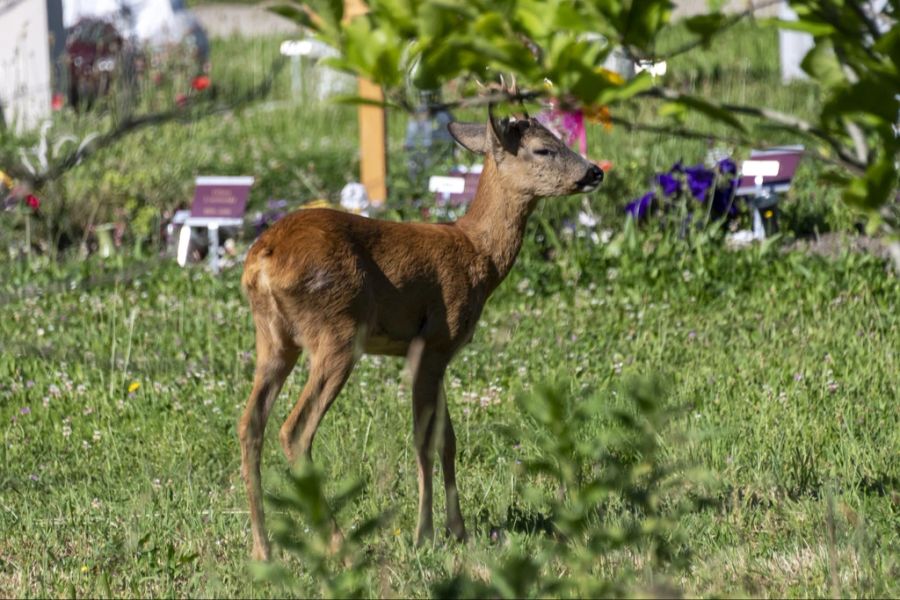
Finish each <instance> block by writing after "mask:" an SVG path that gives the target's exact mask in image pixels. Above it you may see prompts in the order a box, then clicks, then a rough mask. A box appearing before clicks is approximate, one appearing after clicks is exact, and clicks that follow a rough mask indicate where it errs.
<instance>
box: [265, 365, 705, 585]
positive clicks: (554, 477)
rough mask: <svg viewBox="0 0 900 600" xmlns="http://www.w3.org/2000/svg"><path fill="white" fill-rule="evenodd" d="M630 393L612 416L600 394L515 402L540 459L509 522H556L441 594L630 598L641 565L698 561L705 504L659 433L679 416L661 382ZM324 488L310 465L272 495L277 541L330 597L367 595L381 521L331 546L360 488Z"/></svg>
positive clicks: (531, 464) (287, 575)
mask: <svg viewBox="0 0 900 600" xmlns="http://www.w3.org/2000/svg"><path fill="white" fill-rule="evenodd" d="M626 395H627V397H628V399H629V402H630V404H631V406H629V407H626V408H622V409H618V408H617V409H610V408H609V400H608V398H605V397H603V396H601V395H595V396H590V397H587V398H579V399H574V398H572V397H570V396H568V395H566V394H565V393H563V392H562V391H561V389H559V388H553V387H544V388H542V389H541V390H539V391H538V392H537V393H535V394H532V395H528V396H524V397H522V398H520V399H519V408H520V409H521V410H522V411H524V412H525V414H526V415H527V417H528V421H529V422H530V424H531V425H533V427H532V428H529V431H531V432H532V433H534V432H536V434H537V435H536V437H535V438H534V444H535V446H536V447H537V452H536V453H535V455H534V456H533V457H532V458H528V459H526V460H524V461H523V462H522V465H521V471H522V475H523V476H524V477H523V478H524V480H525V481H526V482H527V483H526V484H524V485H522V486H520V490H519V493H520V501H521V504H522V506H524V507H525V508H524V510H523V509H522V508H520V507H519V505H518V504H517V505H516V506H512V507H510V510H509V511H508V512H509V515H511V516H510V518H509V520H508V523H507V526H508V528H509V529H528V526H524V525H523V523H521V522H516V521H517V520H519V521H521V520H527V521H530V522H532V523H533V522H534V521H535V519H534V518H533V517H532V516H529V515H534V514H539V515H549V516H548V517H546V519H544V521H543V523H542V525H541V526H540V527H539V528H536V529H534V528H533V529H532V530H531V531H530V534H529V535H526V536H524V537H523V536H516V537H515V538H513V541H512V542H511V543H510V547H509V548H508V549H506V550H499V551H498V553H502V554H504V555H505V556H504V557H503V558H500V559H498V560H496V562H493V563H492V564H490V565H489V568H488V571H487V576H486V577H485V576H484V575H481V576H477V577H476V576H474V575H472V574H471V573H470V570H471V569H469V568H468V566H467V565H465V564H464V565H463V566H462V568H461V569H460V570H458V572H456V573H455V574H452V575H450V576H448V577H445V578H443V579H440V580H438V581H436V582H435V583H434V584H433V585H432V590H431V591H432V594H433V596H435V597H440V598H448V597H451V598H455V597H495V598H520V597H547V596H562V597H569V596H574V597H597V596H605V595H622V594H625V593H628V592H629V591H634V590H633V585H632V584H630V583H629V582H628V577H627V576H628V575H629V574H631V573H633V572H634V571H636V570H637V568H636V567H635V566H634V564H635V561H636V560H641V561H642V562H643V563H644V566H643V567H642V568H644V569H647V568H665V567H668V566H671V565H675V566H678V567H683V566H686V565H687V563H688V560H689V556H690V553H689V549H688V545H687V543H686V541H685V539H684V537H683V536H682V535H681V533H680V531H679V529H678V521H679V518H680V517H681V516H683V515H684V514H686V513H687V512H691V511H694V510H696V508H697V505H698V503H699V502H700V500H697V499H696V498H692V497H688V494H686V493H685V492H686V490H687V488H686V485H687V484H686V480H685V479H684V478H683V477H682V471H681V470H680V469H679V468H678V466H677V465H674V464H672V463H670V462H669V461H668V459H667V451H666V446H665V444H664V443H663V440H662V437H661V434H662V432H663V431H664V429H665V428H666V426H667V423H668V421H669V420H670V419H671V417H672V416H673V415H674V414H675V413H676V411H673V410H671V409H668V408H666V407H665V406H664V403H663V397H664V393H663V391H662V387H661V385H660V384H659V382H658V381H655V380H637V381H635V382H633V383H632V384H630V385H629V386H628V387H627V388H626ZM606 420H608V424H606V425H605V426H602V427H601V428H600V429H599V430H598V429H596V424H597V423H598V422H600V421H606ZM508 433H509V435H510V436H511V437H513V438H520V437H521V435H520V434H518V433H517V432H508ZM322 490H323V480H322V478H321V476H320V475H319V474H318V473H317V472H316V471H315V469H314V468H313V467H312V466H311V465H310V464H309V463H305V464H304V465H303V466H302V467H301V469H300V470H298V471H296V472H295V473H294V474H293V475H291V476H290V479H289V490H288V492H287V493H285V494H283V495H280V496H276V497H274V498H272V503H273V504H274V506H275V507H277V508H279V509H280V510H281V511H282V512H281V513H280V514H279V515H277V517H276V519H275V522H274V525H273V527H272V529H273V534H274V543H275V545H276V547H280V548H282V549H283V550H284V551H285V552H286V553H287V554H288V555H293V556H295V557H296V558H298V559H299V563H300V565H301V566H302V567H301V568H302V569H303V570H304V572H305V575H307V576H309V577H310V578H311V579H312V580H313V581H314V584H313V585H314V586H315V587H318V589H319V591H320V593H321V594H322V595H323V596H325V597H346V596H360V595H363V594H364V593H365V589H366V588H365V583H366V582H368V581H372V580H373V579H374V578H373V572H372V569H373V567H375V565H374V563H373V562H372V561H371V560H370V559H369V558H368V556H369V554H371V553H366V551H365V550H364V548H363V546H362V544H363V543H364V542H365V540H366V538H368V537H369V536H370V535H371V534H372V533H373V532H374V531H376V530H377V529H378V528H379V527H381V526H382V524H383V523H384V522H385V519H384V516H383V515H380V516H377V517H375V518H370V519H367V520H365V521H364V522H363V523H362V524H361V525H359V526H358V527H356V528H355V529H354V530H353V531H352V533H351V534H350V535H348V536H347V538H346V539H344V540H343V541H342V542H341V543H340V544H337V545H335V543H334V539H333V538H332V533H333V523H334V513H332V512H331V509H329V506H335V507H338V510H339V509H340V507H342V506H345V505H346V504H347V503H348V502H349V501H350V500H352V499H353V498H354V497H356V496H357V495H358V494H359V493H360V491H361V486H360V485H359V484H356V485H353V486H349V487H347V488H345V490H344V491H342V492H340V493H339V494H337V496H336V497H335V498H333V499H332V500H326V497H325V494H324V492H323V491H322ZM638 557H641V558H640V559H639V558H638ZM342 564H343V565H345V566H344V567H342V566H341V565H342ZM610 565H612V568H610ZM254 569H255V572H256V575H257V577H258V578H260V579H261V580H264V581H268V582H271V583H275V584H277V585H279V586H282V589H283V590H284V591H285V592H290V593H297V594H301V595H308V594H309V590H308V589H307V588H306V587H305V584H304V583H303V581H302V580H301V579H300V578H298V577H297V575H295V574H294V573H293V572H292V571H291V569H290V568H289V567H287V566H284V565H280V564H273V563H256V564H255V566H254ZM656 591H657V592H659V591H661V589H660V590H656Z"/></svg>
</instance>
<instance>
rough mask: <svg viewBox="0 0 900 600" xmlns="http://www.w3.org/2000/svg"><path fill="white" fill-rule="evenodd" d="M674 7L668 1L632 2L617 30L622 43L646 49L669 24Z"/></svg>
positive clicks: (647, 0)
mask: <svg viewBox="0 0 900 600" xmlns="http://www.w3.org/2000/svg"><path fill="white" fill-rule="evenodd" d="M674 6H675V5H674V4H673V3H672V2H671V1H670V0H632V2H631V6H630V7H629V10H628V12H627V13H626V14H625V15H624V16H623V21H624V22H623V23H622V27H621V29H619V33H620V34H621V36H622V43H623V44H625V45H626V46H635V47H637V48H640V49H642V50H646V49H648V48H649V47H650V45H651V44H652V43H653V40H654V39H655V38H656V35H657V34H658V33H659V31H660V30H661V29H662V28H663V27H665V25H666V24H667V23H668V22H669V17H670V16H671V14H672V8H673V7H674Z"/></svg>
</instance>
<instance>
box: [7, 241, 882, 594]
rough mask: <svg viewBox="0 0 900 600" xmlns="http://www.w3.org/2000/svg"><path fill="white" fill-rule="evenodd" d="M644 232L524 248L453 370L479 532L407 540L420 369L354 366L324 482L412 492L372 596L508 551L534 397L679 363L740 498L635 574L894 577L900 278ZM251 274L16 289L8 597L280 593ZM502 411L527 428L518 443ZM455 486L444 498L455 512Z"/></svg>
mask: <svg viewBox="0 0 900 600" xmlns="http://www.w3.org/2000/svg"><path fill="white" fill-rule="evenodd" d="M641 241H642V242H643V247H641V245H640V244H639V245H638V247H637V248H635V249H632V250H628V249H627V248H626V249H625V251H624V252H623V253H622V254H621V255H620V256H618V257H613V256H610V253H609V252H608V251H607V250H605V249H604V248H602V247H592V246H584V245H575V246H572V247H569V248H567V251H566V254H565V256H564V258H563V259H562V260H561V261H554V262H544V261H543V260H541V259H540V258H539V257H538V251H537V248H535V247H534V245H533V244H531V243H530V244H529V247H526V249H525V250H524V253H523V254H524V255H523V258H522V260H521V262H520V264H519V265H518V266H517V268H516V269H515V271H514V274H513V276H512V277H511V279H510V280H508V281H507V282H506V283H504V285H503V286H502V287H501V289H500V290H499V291H498V293H497V296H496V297H495V298H493V299H492V301H491V302H490V303H489V306H488V309H487V310H486V314H485V315H484V317H483V319H482V322H481V324H480V326H479V328H478V332H477V334H476V336H475V341H474V342H473V343H472V345H471V346H470V347H468V348H467V349H465V350H464V351H463V352H462V353H461V355H460V356H459V357H458V358H457V359H456V360H455V362H454V363H453V364H452V366H451V369H450V373H449V376H448V382H449V385H448V394H449V402H450V407H451V413H452V414H453V417H454V419H455V420H456V429H457V435H458V437H459V447H460V454H459V473H460V487H461V493H462V505H463V507H464V513H465V515H466V516H467V518H468V520H469V526H470V529H472V532H473V539H472V541H471V542H470V543H469V545H467V546H465V547H459V546H455V545H447V544H444V543H440V544H438V546H437V547H435V548H434V549H431V548H428V549H424V550H421V551H418V552H417V551H415V550H414V549H413V548H412V547H411V535H412V530H413V527H414V519H415V502H416V501H415V498H416V491H415V490H416V486H415V463H414V457H413V454H412V452H411V421H410V418H411V417H410V406H409V402H410V399H409V392H408V389H407V388H405V387H404V385H403V383H402V382H403V379H402V377H401V367H402V365H401V363H400V362H399V361H396V360H393V359H386V358H372V357H367V358H364V359H363V360H362V361H361V362H360V364H359V366H358V367H357V369H356V371H355V372H354V374H353V377H352V379H351V381H350V383H349V385H348V386H347V388H346V389H345V390H344V392H343V393H342V395H341V397H340V398H339V400H338V402H337V403H336V405H335V407H334V408H333V410H332V411H331V412H330V413H329V414H328V416H327V417H326V419H325V421H324V424H323V426H322V429H321V430H320V433H319V436H318V437H317V439H316V449H315V455H316V461H317V464H319V465H320V466H321V467H322V468H323V469H324V471H325V473H326V477H328V478H329V479H330V480H333V481H338V480H343V479H346V478H356V477H361V478H364V479H365V480H366V481H367V482H368V485H367V488H366V492H365V494H364V495H363V496H362V498H361V499H359V500H357V501H356V502H355V503H354V504H353V505H352V506H351V507H349V509H348V510H347V511H346V512H345V514H344V515H343V517H342V519H343V521H344V524H345V526H349V525H350V524H352V523H354V522H358V521H359V520H360V519H362V518H363V516H364V515H370V514H374V513H375V512H378V511H381V510H385V509H391V510H394V511H396V513H395V517H394V520H393V521H392V522H391V524H390V526H389V527H388V528H387V529H386V530H385V531H383V532H382V533H380V534H379V535H377V536H376V537H375V538H373V539H372V540H371V541H370V543H369V544H368V545H367V551H368V552H370V553H373V554H374V555H375V556H377V557H378V559H379V561H381V563H382V566H381V571H380V572H382V573H383V575H382V579H383V581H381V583H379V586H382V587H379V588H377V589H372V590H371V593H372V594H384V593H388V594H393V595H399V596H423V595H426V594H427V593H428V589H429V585H430V584H432V583H434V582H435V581H437V580H439V579H441V578H443V577H446V576H448V574H450V573H451V572H452V571H453V569H455V568H457V567H458V566H459V565H461V564H464V563H465V564H467V565H469V568H473V569H475V571H476V572H478V568H479V565H482V566H481V567H480V568H481V569H483V568H484V567H483V565H484V564H487V563H489V562H491V561H493V560H494V559H496V558H498V557H501V556H503V555H504V552H506V551H507V550H505V549H504V548H502V547H497V546H496V545H494V544H492V543H491V542H490V540H489V530H490V528H491V527H500V528H501V529H502V528H503V527H504V523H505V522H506V515H507V510H508V508H509V507H510V506H512V505H513V504H515V503H517V496H516V492H515V490H516V485H515V484H516V482H517V479H518V478H521V477H523V476H522V475H521V474H517V471H516V470H515V468H514V464H515V462H516V461H517V460H519V459H521V458H523V457H527V456H532V455H533V453H534V452H535V451H536V448H535V446H534V445H533V444H532V443H531V441H530V440H532V438H533V435H534V434H533V431H534V430H533V425H532V424H531V423H530V422H529V421H528V420H526V419H523V417H522V414H521V413H520V412H519V411H518V410H517V409H516V405H515V403H514V402H513V398H514V397H515V395H516V394H519V393H522V392H526V391H528V390H530V389H532V388H534V387H535V386H537V385H539V384H541V383H544V382H553V381H556V382H565V385H566V386H567V389H569V391H570V393H571V395H572V398H573V399H574V401H576V402H577V401H578V399H579V398H580V397H584V396H585V395H586V394H589V393H590V394H599V395H601V396H604V397H607V398H608V402H609V403H610V404H611V405H616V404H617V403H621V402H622V400H621V397H620V392H619V390H620V389H621V382H622V381H623V379H624V378H627V377H628V376H629V375H630V374H651V373H660V374H663V375H664V376H667V377H668V378H669V379H670V381H671V382H672V383H671V392H672V393H671V397H670V398H669V401H668V402H669V403H670V404H671V405H672V406H687V407H689V410H688V412H687V414H686V415H685V416H683V417H682V418H680V419H679V420H678V421H677V422H676V425H675V427H674V428H673V429H674V431H675V432H676V433H680V434H686V435H687V436H688V439H689V440H690V441H689V442H688V443H686V444H682V445H672V447H671V448H670V452H671V453H672V456H671V458H672V459H673V460H675V461H685V462H687V463H692V464H696V465H699V466H701V467H703V468H706V469H708V470H710V471H711V472H712V473H713V474H714V479H715V480H716V481H717V484H718V486H717V488H716V492H715V493H716V497H717V498H718V504H717V506H716V508H712V509H708V510H705V511H702V512H700V513H697V514H693V515H691V516H689V517H687V518H686V519H684V520H683V522H682V526H683V527H684V529H685V530H686V533H687V535H688V540H689V541H688V548H689V549H690V551H691V552H692V553H693V555H694V557H695V558H694V562H693V566H692V569H691V570H690V571H689V572H682V571H678V570H665V569H658V568H657V569H655V570H653V569H651V570H650V572H647V571H646V570H645V571H644V572H643V574H642V575H639V577H638V579H637V580H636V581H635V585H637V586H638V587H640V586H650V585H651V584H652V583H653V582H654V581H656V580H658V579H659V578H660V577H662V578H665V579H667V580H670V581H672V582H674V584H675V585H678V586H683V587H684V589H685V590H686V592H687V593H690V594H722V593H738V594H741V593H751V594H757V595H764V596H769V595H771V596H778V595H782V594H786V595H791V596H809V595H815V596H821V595H827V594H832V593H838V594H841V595H853V596H857V595H861V596H884V595H888V596H889V595H896V594H897V593H898V592H900V588H897V583H896V582H897V581H900V578H898V577H897V576H898V574H900V571H898V569H900V565H898V563H897V560H896V558H897V550H898V548H897V537H896V536H897V530H896V527H897V522H898V521H897V519H898V515H897V502H898V489H897V488H898V480H900V471H898V465H897V461H896V457H897V455H898V450H900V436H898V431H900V428H898V425H900V423H898V420H900V419H898V412H897V392H896V390H897V389H900V375H898V374H900V368H898V364H897V353H898V350H900V343H898V340H900V319H898V316H897V315H898V314H900V312H898V306H897V299H898V298H900V294H898V292H900V283H898V282H897V280H896V279H894V278H892V277H891V276H889V275H887V274H886V273H885V268H884V265H883V264H881V263H879V262H877V261H875V260H874V259H869V258H865V257H860V256H856V255H848V256H844V257H842V258H840V259H838V260H836V261H835V262H831V263H828V262H824V261H822V260H821V259H817V258H811V257H807V256H804V255H800V254H789V255H778V254H775V253H773V254H761V253H760V252H759V251H746V252H742V253H728V252H722V251H718V250H716V251H711V250H714V249H709V248H708V249H707V254H706V255H705V256H704V258H703V260H701V259H700V258H699V257H698V256H697V255H696V254H693V255H692V254H688V255H680V256H679V255H678V254H677V250H678V248H679V246H678V245H677V244H676V245H673V244H671V243H669V242H664V241H663V242H660V241H659V240H656V241H654V240H651V239H649V238H644V239H643V240H639V242H641ZM626 246H627V244H626ZM651 246H655V249H651ZM107 269H110V273H111V274H113V275H114V274H115V273H117V272H119V271H117V270H116V269H115V268H112V267H107ZM38 271H39V272H37V273H34V272H27V273H26V272H22V271H21V267H19V268H17V269H11V270H10V271H9V272H8V273H7V278H6V280H7V281H9V282H10V284H9V285H7V288H12V289H15V287H16V286H17V285H18V284H17V283H16V281H17V278H21V279H25V280H28V281H31V282H37V284H38V285H39V286H47V285H49V284H50V282H51V281H53V280H57V279H66V278H71V277H73V276H77V272H72V271H65V270H63V271H62V272H56V273H54V272H53V271H52V270H48V269H47V268H44V269H38ZM119 273H120V274H121V273H128V267H126V268H125V270H124V271H121V272H119ZM238 278H239V272H238V270H236V269H232V270H229V271H226V272H225V273H223V274H222V276H221V277H219V278H211V277H210V276H208V275H206V274H204V273H202V272H200V271H198V270H196V269H195V270H185V271H182V270H178V269H176V268H174V267H173V266H172V265H171V264H170V263H165V264H159V265H153V267H152V268H151V269H149V270H146V269H145V272H144V273H143V274H139V275H138V276H137V277H136V278H134V279H133V280H132V281H130V282H128V283H121V284H112V283H107V284H106V285H101V286H99V287H94V288H91V289H87V290H84V291H81V290H78V289H76V290H75V291H71V292H68V293H62V294H59V293H57V294H51V295H47V296H43V297H31V298H29V299H11V298H8V300H9V302H8V304H7V305H6V306H5V308H4V310H3V319H2V321H0V339H3V340H4V342H3V346H2V347H3V353H2V359H0V377H2V378H0V381H2V382H3V383H2V384H0V385H2V387H0V398H2V401H0V423H3V425H2V429H0V431H2V456H0V458H2V461H3V464H4V465H5V468H4V471H3V473H2V476H0V492H2V493H0V530H2V531H3V532H4V535H3V536H2V539H0V594H2V595H4V596H11V595H12V596H18V595H31V596H35V595H36V596H46V595H59V594H71V593H73V592H74V593H75V594H77V595H96V594H105V593H106V589H107V587H106V586H108V589H109V591H111V592H112V593H113V594H114V595H140V596H146V595H176V596H185V595H190V596H198V595H199V596H212V595H216V596H222V595H228V596H235V595H237V596H266V595H272V594H276V593H277V591H276V590H273V589H272V588H269V587H267V586H265V585H262V584H254V583H253V582H252V581H251V579H250V577H249V575H248V572H247V553H248V550H249V529H248V525H249V524H248V516H247V513H246V505H245V502H246V498H245V495H244V491H243V486H242V483H241V480H240V477H239V452H238V446H237V438H236V433H235V424H236V421H237V417H238V416H239V414H240V411H241V408H242V404H243V402H244V400H245V399H246V396H247V395H248V393H249V389H250V381H251V374H252V352H251V350H252V346H253V344H252V326H251V323H250V318H249V312H248V309H247V307H246V303H245V302H244V300H243V299H242V298H241V295H240V293H239V289H238ZM6 291H10V290H9V289H7V290H6ZM303 380H304V370H303V368H298V369H297V370H296V371H295V374H294V375H293V376H292V377H291V378H290V380H289V383H288V385H287V386H286V390H285V391H284V392H283V393H282V396H281V399H280V402H279V404H278V405H277V406H276V408H275V411H274V414H273V417H272V421H271V422H272V423H273V426H272V427H270V430H269V435H268V436H267V438H268V440H267V445H266V448H265V452H264V457H265V459H264V460H265V463H264V464H265V467H266V468H265V475H264V479H265V482H266V486H267V488H268V489H277V487H278V482H279V480H280V478H279V473H283V472H284V469H285V461H284V459H283V457H282V455H281V452H280V449H279V448H278V444H277V439H276V435H275V433H274V432H275V431H276V430H277V427H278V425H279V424H280V421H281V419H283V418H284V417H285V416H286V413H287V411H288V410H289V409H290V406H291V403H292V399H295V398H296V397H297V396H298V394H299V391H300V387H301V386H302V383H303ZM133 383H137V384H140V385H139V387H138V388H137V389H136V390H134V391H133V392H129V388H130V387H132V388H133V387H135V386H133V385H132V384H133ZM502 426H508V427H511V428H512V429H513V430H514V431H517V432H520V436H521V440H520V444H518V445H516V444H513V443H511V442H510V441H509V440H508V439H507V438H505V437H504V436H503V435H501V434H500V433H499V431H500V429H501V427H502ZM441 507H442V504H441V501H440V496H439V498H438V502H437V508H438V513H437V514H438V523H440V522H441V521H442V516H441V512H440V511H441ZM270 510H271V509H270ZM832 513H833V516H832V517H830V516H829V514H832ZM525 543H526V544H527V540H526V542H525ZM180 557H185V561H184V562H183V563H182V562H180V561H179V558H180ZM292 564H293V567H292V568H294V569H296V570H297V571H298V572H299V573H302V565H299V564H296V563H292ZM607 568H612V567H607ZM633 568H637V570H638V573H639V574H641V573H642V571H641V568H640V566H638V567H634V566H633ZM315 589H318V588H317V587H316V586H314V585H312V583H311V584H310V588H309V590H315Z"/></svg>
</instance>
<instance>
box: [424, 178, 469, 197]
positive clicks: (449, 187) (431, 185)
mask: <svg viewBox="0 0 900 600" xmlns="http://www.w3.org/2000/svg"><path fill="white" fill-rule="evenodd" d="M465 189H466V180H465V178H463V177H442V176H440V175H435V176H433V177H432V178H431V179H429V180H428V191H429V192H438V193H440V194H462V193H463V191H464V190H465Z"/></svg>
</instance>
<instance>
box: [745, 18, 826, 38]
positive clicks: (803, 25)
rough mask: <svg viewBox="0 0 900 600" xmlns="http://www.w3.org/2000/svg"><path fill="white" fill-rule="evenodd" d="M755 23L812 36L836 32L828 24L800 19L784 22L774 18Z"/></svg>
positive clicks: (759, 20)
mask: <svg viewBox="0 0 900 600" xmlns="http://www.w3.org/2000/svg"><path fill="white" fill-rule="evenodd" d="M757 23H759V24H760V25H763V26H765V27H776V28H778V29H789V30H791V31H802V32H804V33H809V34H812V35H814V36H828V35H833V34H834V33H835V32H836V30H835V28H834V27H833V26H832V25H829V24H828V23H822V22H821V21H809V20H804V19H802V18H801V19H799V20H797V21H785V20H784V19H775V18H771V19H758V20H757Z"/></svg>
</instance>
